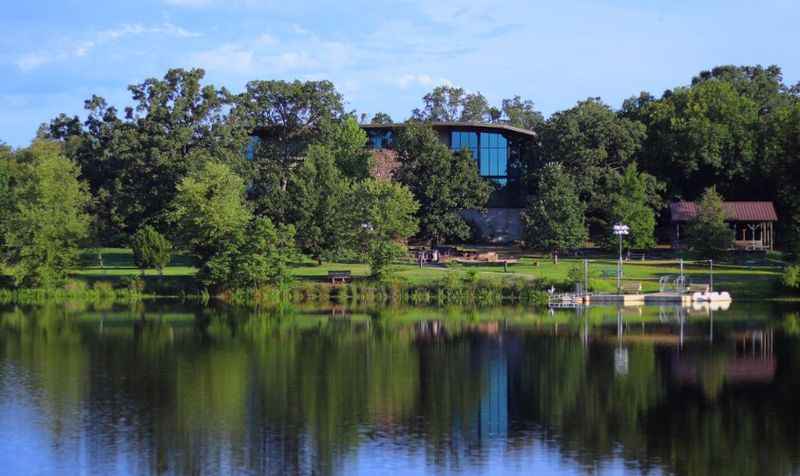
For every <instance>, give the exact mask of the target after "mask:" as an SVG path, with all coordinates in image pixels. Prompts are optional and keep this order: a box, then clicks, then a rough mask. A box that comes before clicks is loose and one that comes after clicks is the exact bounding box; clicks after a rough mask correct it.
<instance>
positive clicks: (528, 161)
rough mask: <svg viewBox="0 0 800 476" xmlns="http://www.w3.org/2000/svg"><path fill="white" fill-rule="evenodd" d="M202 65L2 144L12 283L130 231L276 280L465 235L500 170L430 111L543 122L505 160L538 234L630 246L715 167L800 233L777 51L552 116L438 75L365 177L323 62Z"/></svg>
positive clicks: (217, 270)
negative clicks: (294, 75)
mask: <svg viewBox="0 0 800 476" xmlns="http://www.w3.org/2000/svg"><path fill="white" fill-rule="evenodd" d="M203 79H204V72H203V71H202V70H200V69H192V70H183V69H173V70H170V71H168V72H167V74H166V75H165V76H164V77H163V78H160V79H156V78H151V79H147V80H145V81H143V82H142V83H139V84H134V85H131V86H129V88H128V89H129V92H130V96H131V103H130V105H128V106H127V107H125V108H124V109H123V110H121V111H120V110H118V109H117V108H116V107H114V106H112V105H109V104H108V103H107V101H106V100H105V99H104V98H102V97H99V96H92V97H91V98H89V99H88V100H87V101H85V104H84V107H85V110H86V114H85V117H84V118H79V117H77V116H67V115H65V114H61V115H59V116H58V117H55V118H54V119H52V120H51V121H50V122H49V123H47V124H44V125H42V126H41V127H40V129H39V131H38V133H37V137H36V138H35V140H34V141H33V143H32V145H31V146H30V147H27V148H24V149H18V150H12V149H11V148H8V147H2V149H0V157H1V158H2V160H0V200H2V205H3V214H2V216H0V232H2V233H0V237H2V238H1V239H2V251H3V257H4V261H5V263H6V264H7V265H8V266H9V269H10V270H11V271H12V273H13V275H14V277H15V279H16V281H17V283H18V284H29V285H46V284H50V283H56V282H58V281H59V280H61V279H63V277H64V276H65V273H66V270H67V269H69V267H70V266H73V265H74V263H75V258H76V256H77V250H78V246H80V245H95V246H100V245H113V246H121V245H132V244H136V246H137V247H138V250H135V251H137V256H138V257H139V258H141V262H142V263H148V264H150V265H151V266H154V267H159V266H163V261H164V258H163V256H165V255H168V254H169V251H164V250H171V249H172V248H173V247H174V248H176V249H178V250H181V251H183V252H188V253H190V254H191V255H192V256H193V257H194V258H195V260H196V263H197V266H198V267H199V269H200V270H201V271H200V277H201V279H203V281H204V282H205V283H207V284H209V285H222V286H257V285H260V284H263V283H275V282H279V281H280V280H282V279H285V277H286V271H285V269H286V267H287V266H288V264H289V263H290V262H291V260H292V259H294V257H295V256H297V254H298V253H303V254H306V255H308V256H310V257H312V258H314V259H316V260H318V261H320V262H321V261H322V260H327V259H334V258H336V259H359V260H363V261H368V262H370V264H371V265H372V267H373V271H374V272H375V273H376V274H380V273H381V272H383V271H384V270H385V269H386V265H387V263H389V262H391V261H392V260H393V259H395V258H396V257H397V256H400V255H401V254H403V253H404V246H403V243H405V241H406V240H407V239H408V238H411V237H416V238H418V239H421V240H426V241H430V242H439V243H440V242H452V241H460V240H467V239H469V238H470V235H471V230H470V227H469V225H468V223H467V222H465V221H464V219H463V218H462V216H461V214H460V211H461V210H462V209H465V208H483V207H485V206H486V204H487V200H488V199H489V197H490V195H491V193H492V192H493V190H496V189H497V188H499V186H498V185H497V184H495V183H493V182H490V181H488V180H486V179H483V178H481V177H480V176H479V174H478V170H477V167H476V165H475V161H474V160H472V158H471V157H470V152H469V151H467V150H464V151H451V150H449V148H448V147H447V146H446V145H444V144H442V143H441V142H440V141H439V140H438V137H437V135H436V133H435V132H434V131H433V130H432V129H431V128H430V127H429V124H430V123H431V122H448V121H479V122H493V123H503V124H508V125H512V126H516V127H522V128H526V129H531V130H533V131H534V132H536V134H537V138H536V140H535V141H534V142H533V143H532V144H530V145H529V146H527V147H526V148H525V149H524V151H523V153H522V154H521V155H520V156H519V157H516V159H515V161H514V162H513V163H511V164H509V167H510V168H511V169H512V170H513V174H512V175H513V180H512V182H513V183H512V184H509V185H508V187H512V186H513V187H517V189H518V190H521V191H522V194H523V195H524V196H525V197H527V198H526V200H527V203H528V207H527V208H526V211H525V213H524V219H525V223H526V224H527V229H528V233H527V238H528V240H527V241H528V242H529V244H530V245H533V246H537V247H541V248H547V249H553V250H555V249H569V248H574V247H577V246H580V245H581V244H582V243H583V242H584V241H585V240H586V239H587V238H591V239H592V240H593V241H595V242H596V243H599V244H601V245H606V246H610V239H609V238H610V236H611V235H610V233H609V229H610V227H611V226H613V224H614V223H616V222H619V221H624V222H626V223H628V224H629V225H630V226H631V228H632V236H631V240H630V241H629V244H630V246H631V247H636V248H646V247H649V246H652V245H653V244H654V243H655V240H656V236H655V229H656V225H657V223H659V221H661V222H663V220H664V216H663V213H662V212H663V210H664V205H665V204H666V203H668V202H669V201H671V200H674V199H677V198H682V199H690V200H694V199H698V198H699V197H700V196H701V195H702V194H703V193H704V191H706V189H707V188H708V187H711V186H716V187H717V190H718V191H719V192H720V193H721V194H722V195H723V196H724V197H725V198H726V199H748V200H755V199H763V200H774V201H775V202H776V204H777V206H778V209H779V213H780V215H781V217H782V219H783V220H782V224H783V227H782V229H781V230H780V231H781V232H782V236H784V238H785V241H786V243H785V244H786V245H787V246H789V247H792V248H793V249H795V248H797V246H798V245H797V243H798V242H800V240H799V239H798V238H800V225H799V224H798V223H799V222H800V220H798V219H799V218H800V201H799V200H798V198H797V196H798V194H797V193H796V188H797V180H796V174H797V173H798V172H797V170H799V169H798V167H797V165H798V160H800V101H798V92H799V91H800V88H799V87H798V86H791V87H790V86H787V85H786V84H784V82H783V78H782V74H781V71H780V69H779V68H778V67H776V66H771V67H767V68H763V67H760V66H755V67H749V66H747V67H734V66H722V67H718V68H715V69H713V70H711V71H706V72H702V73H700V74H699V75H698V76H697V77H695V78H694V79H693V80H692V81H691V84H690V85H687V86H680V87H676V88H674V89H672V90H669V91H665V92H664V93H663V94H662V96H661V97H660V98H656V97H654V96H652V95H650V94H649V93H641V94H639V95H638V96H636V97H633V98H631V99H629V100H627V101H625V102H624V104H623V105H622V107H621V109H619V110H614V109H612V108H611V107H610V106H608V105H607V104H605V103H603V102H602V101H601V100H600V99H599V98H589V99H587V100H584V101H580V102H578V103H577V104H576V105H575V106H574V107H572V108H570V109H567V110H565V111H560V112H557V113H555V114H553V115H552V116H550V117H549V118H547V119H545V118H544V117H543V115H542V114H541V113H540V112H538V111H537V110H536V108H535V105H534V103H533V102H532V101H530V100H527V99H523V98H521V97H519V96H514V97H512V98H510V99H505V100H502V101H501V104H500V105H498V106H491V105H490V104H489V102H488V101H487V100H486V98H485V97H484V96H483V95H482V94H480V93H467V92H465V91H464V90H463V89H461V88H455V87H450V86H441V87H437V88H435V89H434V90H433V91H431V92H430V93H429V94H426V95H425V96H424V97H423V105H422V107H420V108H417V109H415V110H413V111H412V114H411V119H410V120H409V121H408V122H407V126H406V127H404V128H402V130H401V131H399V132H398V135H397V138H396V145H395V149H396V152H397V155H398V159H399V164H400V168H399V169H398V170H397V172H396V175H395V177H396V181H395V182H381V181H376V180H375V179H372V178H370V169H371V163H370V161H371V156H370V153H369V152H368V151H367V150H366V148H365V147H364V145H365V144H366V142H367V137H366V135H365V133H364V132H363V130H362V129H361V127H360V125H359V121H358V120H357V118H356V117H357V116H356V113H355V112H354V111H347V110H346V109H345V106H344V99H343V97H342V96H341V94H339V93H338V91H337V90H336V88H335V87H334V85H333V84H332V83H331V82H329V81H293V82H286V81H252V82H250V83H248V84H247V85H246V87H245V88H244V91H242V92H240V93H233V92H231V91H229V90H227V89H226V88H224V87H223V88H218V87H216V86H213V85H209V84H205V83H204V81H203ZM363 120H366V118H363V119H362V121H363ZM371 122H373V123H390V122H392V119H391V117H389V116H388V115H387V114H383V113H378V114H375V115H374V117H373V118H372V120H371ZM254 131H256V132H257V135H258V137H259V138H260V140H258V141H253V140H252V135H253V132H254ZM134 237H136V239H134ZM159 250H160V251H159ZM159 256H160V257H161V258H158V257H159ZM148 257H149V258H148ZM159 263H161V264H159Z"/></svg>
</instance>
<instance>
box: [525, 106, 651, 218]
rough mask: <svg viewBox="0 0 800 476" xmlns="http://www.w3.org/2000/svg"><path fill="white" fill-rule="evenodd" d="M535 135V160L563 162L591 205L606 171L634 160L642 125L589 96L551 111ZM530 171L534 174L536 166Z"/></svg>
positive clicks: (545, 162) (643, 128)
mask: <svg viewBox="0 0 800 476" xmlns="http://www.w3.org/2000/svg"><path fill="white" fill-rule="evenodd" d="M539 135H540V142H541V144H540V146H539V147H538V149H537V155H538V157H537V162H538V163H539V164H542V165H544V164H549V163H551V162H559V163H561V164H563V166H564V170H565V171H566V172H567V173H569V174H570V175H572V177H573V179H574V180H575V183H576V185H577V186H578V191H579V193H580V195H581V198H582V199H583V200H584V201H585V202H586V203H588V204H592V203H597V202H598V200H597V197H598V196H602V195H604V194H605V193H606V190H602V189H601V187H600V186H599V184H600V182H601V181H602V180H603V177H604V175H606V174H607V172H608V171H609V170H614V171H618V172H621V171H622V170H624V169H625V167H627V166H628V164H630V163H631V162H632V161H633V160H634V155H635V154H636V153H637V152H638V151H639V149H640V147H641V143H642V141H643V140H644V138H645V127H644V125H643V124H641V123H639V122H637V121H632V120H629V119H626V118H620V117H618V116H617V114H615V113H614V111H613V110H611V108H610V107H609V106H607V105H606V104H604V103H603V102H602V101H600V99H599V98H590V99H587V100H585V101H581V102H579V103H578V104H577V105H576V106H575V107H573V108H571V109H567V110H566V111H560V112H557V113H555V114H553V115H552V116H551V117H550V118H549V119H548V120H547V122H546V123H545V124H544V125H543V126H542V127H541V128H540V133H539ZM532 172H533V174H534V176H535V175H536V174H538V169H533V170H532ZM534 185H535V183H534ZM592 213H593V210H590V214H592Z"/></svg>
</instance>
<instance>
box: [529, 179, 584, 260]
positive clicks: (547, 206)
mask: <svg viewBox="0 0 800 476" xmlns="http://www.w3.org/2000/svg"><path fill="white" fill-rule="evenodd" d="M537 188H538V194H537V195H536V196H535V197H533V198H532V199H531V201H530V203H529V204H528V207H527V208H526V209H525V211H524V212H523V214H522V220H523V223H524V225H525V240H526V241H527V243H528V244H529V245H531V246H535V247H539V248H542V249H545V250H548V251H552V252H559V251H563V250H571V249H575V248H579V247H581V246H583V244H584V242H585V241H586V238H587V233H586V223H585V220H584V211H585V205H584V204H583V202H581V200H580V198H579V197H578V190H577V187H576V186H575V183H574V182H573V180H572V177H570V176H569V174H567V172H566V170H565V169H564V167H563V166H562V165H561V164H557V163H551V164H548V165H546V166H545V167H544V168H543V169H542V171H541V175H540V178H539V186H538V187H537Z"/></svg>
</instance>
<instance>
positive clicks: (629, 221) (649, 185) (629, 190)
mask: <svg viewBox="0 0 800 476" xmlns="http://www.w3.org/2000/svg"><path fill="white" fill-rule="evenodd" d="M612 181H613V183H611V184H609V186H608V187H606V188H607V189H608V195H607V196H606V197H607V199H605V200H603V201H602V205H601V208H602V210H603V211H604V212H605V213H603V211H601V212H600V213H599V215H600V216H599V218H600V223H601V224H602V227H601V229H602V233H601V234H600V236H598V237H597V239H596V240H595V241H597V242H599V243H601V244H603V245H604V246H606V247H607V248H613V247H614V246H616V243H617V242H616V240H615V237H614V235H613V226H614V225H615V224H617V223H623V224H625V225H628V227H630V235H629V236H628V237H627V238H626V240H625V244H626V246H627V247H628V249H630V248H635V249H647V248H651V247H653V246H655V245H656V240H655V234H654V233H655V227H656V216H655V210H656V209H657V208H659V207H660V206H661V200H660V197H659V192H660V189H661V185H660V184H659V183H658V182H657V181H656V180H655V177H653V176H651V175H648V174H646V173H643V172H639V170H638V169H637V167H636V163H635V162H634V163H631V164H630V165H628V167H627V168H626V169H625V172H624V173H623V174H621V175H618V174H615V175H613V179H612Z"/></svg>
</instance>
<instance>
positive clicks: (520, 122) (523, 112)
mask: <svg viewBox="0 0 800 476" xmlns="http://www.w3.org/2000/svg"><path fill="white" fill-rule="evenodd" d="M502 113H503V116H505V122H506V123H507V124H508V125H510V126H514V127H521V128H523V129H528V130H532V131H538V130H539V127H540V126H541V125H542V124H543V123H544V116H542V113H541V112H539V111H537V110H536V108H535V106H534V104H533V101H530V100H523V99H522V98H521V97H520V96H514V97H513V98H511V99H503V102H502Z"/></svg>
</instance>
